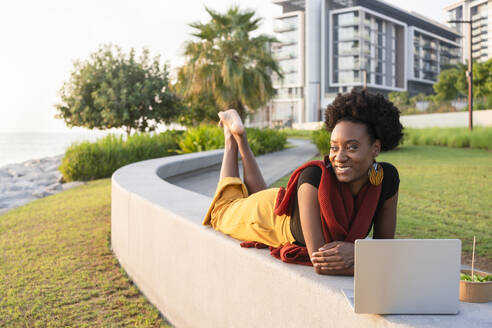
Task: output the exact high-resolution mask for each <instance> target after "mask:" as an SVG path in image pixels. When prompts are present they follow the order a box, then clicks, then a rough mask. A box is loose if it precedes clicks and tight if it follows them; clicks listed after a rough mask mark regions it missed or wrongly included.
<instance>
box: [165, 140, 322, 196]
mask: <svg viewBox="0 0 492 328" xmlns="http://www.w3.org/2000/svg"><path fill="white" fill-rule="evenodd" d="M288 142H289V143H290V144H292V145H293V146H294V147H293V148H288V149H285V150H282V151H278V152H274V153H270V154H266V155H262V156H258V157H257V158H256V160H257V162H258V165H259V166H260V170H261V173H262V174H263V178H264V179H265V182H266V183H267V185H271V184H272V183H274V182H275V181H277V180H278V179H280V178H282V177H283V176H285V175H287V174H289V173H290V172H292V171H293V170H295V169H296V168H297V167H299V166H300V165H302V164H303V163H305V162H307V161H309V160H310V159H311V158H313V157H314V156H316V155H317V154H318V149H317V148H316V146H315V145H313V144H312V143H311V142H310V141H309V140H301V139H288ZM239 172H240V174H241V177H242V166H241V164H240V165H239ZM219 173H220V165H217V166H213V167H209V168H206V169H202V170H198V171H195V172H192V173H187V174H183V175H178V176H174V177H172V178H170V179H167V181H168V182H170V183H172V184H175V185H177V186H180V187H183V188H185V189H188V190H192V191H195V192H197V193H199V194H202V195H205V196H209V197H213V195H214V193H215V188H216V187H217V183H218V181H219Z"/></svg>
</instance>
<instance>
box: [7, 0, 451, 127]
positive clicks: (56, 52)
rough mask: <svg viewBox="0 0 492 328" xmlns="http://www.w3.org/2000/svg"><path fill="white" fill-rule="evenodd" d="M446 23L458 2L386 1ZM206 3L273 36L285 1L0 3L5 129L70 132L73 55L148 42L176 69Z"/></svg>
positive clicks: (137, 46) (154, 52) (204, 16)
mask: <svg viewBox="0 0 492 328" xmlns="http://www.w3.org/2000/svg"><path fill="white" fill-rule="evenodd" d="M386 2H388V3H390V4H392V5H395V6H397V7H399V8H402V9H405V10H409V11H415V12H417V13H419V14H422V15H424V16H426V17H428V18H431V19H434V20H437V21H439V22H441V23H443V22H444V15H443V12H442V8H444V7H445V6H447V5H450V4H452V3H454V2H456V1H455V0H432V1H429V0H412V1H409V0H386ZM205 4H206V5H207V6H208V7H209V8H211V9H214V10H218V11H224V10H225V9H227V8H229V7H230V6H232V5H239V7H240V8H241V9H246V8H249V9H254V10H255V11H256V13H257V17H261V18H263V24H262V25H261V27H260V30H259V32H260V33H267V34H273V19H272V18H273V17H275V16H279V15H280V14H281V7H280V6H278V5H274V4H272V3H271V1H269V0H242V1H231V0H207V1H202V0H180V1H170V0H84V1H82V0H78V1H75V0H43V1H39V0H17V1H1V2H0V133H1V132H66V131H83V130H84V129H81V128H73V129H68V128H67V127H66V126H65V124H64V122H63V120H60V119H55V118H54V115H55V114H56V110H55V107H54V105H55V104H56V103H58V102H59V101H60V99H59V95H58V92H59V90H60V88H61V87H62V85H63V83H64V82H66V81H68V79H69V77H70V73H71V71H72V69H73V61H74V60H85V59H88V58H89V55H90V54H91V53H93V52H95V51H96V50H97V49H98V48H99V47H100V46H101V45H102V44H107V43H112V44H115V45H119V46H121V47H122V48H123V49H124V50H125V51H128V50H129V49H130V48H131V47H133V48H134V49H135V50H136V51H137V53H139V52H140V51H141V50H142V48H144V47H145V48H147V49H149V50H150V53H151V55H152V56H155V55H160V56H161V60H162V63H164V62H165V63H167V64H169V65H170V67H171V69H176V68H177V67H178V66H179V65H180V64H182V63H183V57H182V52H183V44H184V42H185V41H188V40H190V39H192V36H191V34H190V33H191V32H192V30H193V29H192V28H191V27H189V26H188V24H189V23H192V22H195V21H201V22H206V21H207V20H208V14H207V13H206V12H205V9H204V8H205Z"/></svg>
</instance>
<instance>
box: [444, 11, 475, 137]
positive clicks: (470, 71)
mask: <svg viewBox="0 0 492 328" xmlns="http://www.w3.org/2000/svg"><path fill="white" fill-rule="evenodd" d="M448 23H460V24H470V30H469V32H468V38H469V43H468V71H467V72H466V77H467V78H468V128H469V129H470V131H471V130H472V129H473V115H472V113H473V57H472V30H473V21H472V20H471V18H470V20H452V21H448Z"/></svg>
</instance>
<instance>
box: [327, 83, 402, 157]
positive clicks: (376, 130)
mask: <svg viewBox="0 0 492 328" xmlns="http://www.w3.org/2000/svg"><path fill="white" fill-rule="evenodd" d="M325 117H326V120H325V124H326V128H327V129H328V131H333V129H334V128H335V125H337V123H338V122H340V121H351V122H355V123H363V124H365V125H366V126H367V129H368V131H369V137H370V138H371V140H375V139H379V140H380V141H381V150H383V151H386V150H391V149H393V148H395V147H396V146H398V144H399V143H400V140H401V139H402V137H403V133H402V130H403V126H402V125H401V123H400V111H399V110H398V108H396V107H395V106H394V105H393V103H392V102H390V101H389V100H387V99H386V98H385V97H384V96H383V95H381V94H371V93H369V92H367V91H366V90H359V89H355V88H354V89H352V91H351V92H349V93H344V94H340V93H339V94H338V95H337V97H336V98H335V100H334V101H333V103H332V104H331V105H329V106H328V108H327V109H326V112H325Z"/></svg>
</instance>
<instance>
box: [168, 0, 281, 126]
mask: <svg viewBox="0 0 492 328" xmlns="http://www.w3.org/2000/svg"><path fill="white" fill-rule="evenodd" d="M205 10H206V11H207V13H208V14H209V15H210V17H211V19H210V21H209V22H208V23H205V24H203V23H200V22H195V23H192V24H190V26H191V27H193V28H194V29H195V30H196V31H195V32H194V33H192V35H194V36H195V37H197V38H198V40H197V41H190V42H188V43H187V44H186V48H185V52H184V55H185V57H186V64H185V65H184V66H182V67H181V68H180V69H179V71H178V83H177V84H178V86H177V90H178V92H180V93H181V95H182V96H184V97H185V98H188V99H190V98H194V99H196V98H197V97H196V96H197V95H202V96H203V95H205V97H208V96H211V97H212V98H213V100H214V101H215V103H216V105H217V106H218V108H217V110H221V109H227V108H235V109H236V110H237V111H238V112H239V114H240V115H241V117H242V118H243V119H244V118H245V116H246V114H247V112H248V110H249V111H254V110H255V109H257V108H259V107H261V106H264V105H265V104H266V103H267V102H268V100H270V99H271V98H272V97H273V96H274V94H275V90H274V88H273V85H272V78H271V76H272V73H273V72H275V73H276V74H278V75H279V77H282V74H281V72H280V67H279V65H278V63H277V61H276V60H275V59H274V58H273V56H272V53H271V52H270V45H271V44H272V43H274V42H278V41H277V40H276V39H275V38H273V37H269V36H267V35H264V34H261V35H259V36H255V37H253V36H252V35H251V33H252V32H253V31H255V30H257V29H258V27H259V24H260V22H261V18H253V16H254V15H255V12H254V11H253V10H245V11H241V10H239V8H238V7H231V8H230V9H229V10H228V11H227V12H226V13H225V14H220V13H218V12H216V11H214V10H211V9H209V8H205Z"/></svg>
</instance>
